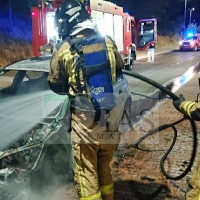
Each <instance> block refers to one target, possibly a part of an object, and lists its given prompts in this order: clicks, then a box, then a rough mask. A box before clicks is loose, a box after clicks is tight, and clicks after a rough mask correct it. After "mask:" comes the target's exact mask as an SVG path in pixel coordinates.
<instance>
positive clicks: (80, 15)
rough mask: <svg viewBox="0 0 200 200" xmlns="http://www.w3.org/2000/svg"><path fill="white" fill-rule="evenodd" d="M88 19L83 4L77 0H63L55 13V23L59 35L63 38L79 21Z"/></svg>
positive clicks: (88, 16)
mask: <svg viewBox="0 0 200 200" xmlns="http://www.w3.org/2000/svg"><path fill="white" fill-rule="evenodd" d="M87 19H90V15H89V14H88V12H87V10H86V9H85V5H84V4H83V3H82V2H80V1H79V0H67V1H65V2H63V3H62V4H61V5H60V7H59V8H58V9H57V11H56V13H55V25H56V27H57V29H58V34H59V37H61V38H62V39H64V38H65V37H67V36H69V34H70V31H71V30H72V28H73V27H74V26H75V25H77V24H78V23H80V22H83V21H85V20H87Z"/></svg>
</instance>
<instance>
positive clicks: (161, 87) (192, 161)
mask: <svg viewBox="0 0 200 200" xmlns="http://www.w3.org/2000/svg"><path fill="white" fill-rule="evenodd" d="M122 72H123V73H124V74H125V75H128V76H132V77H134V78H137V79H140V80H142V81H144V82H146V83H148V84H150V85H152V86H154V87H156V88H158V89H160V90H161V91H162V92H163V93H165V94H167V95H168V96H170V97H171V99H172V100H177V99H178V96H177V95H175V94H174V93H173V92H171V91H170V90H168V89H167V88H165V87H164V86H162V85H160V84H159V83H157V82H155V81H153V80H151V79H149V78H147V77H144V76H142V75H140V74H137V73H135V72H132V71H131V72H130V71H127V70H124V69H123V70H122ZM184 120H189V121H190V124H191V128H192V132H193V150H192V155H191V159H190V162H189V164H188V166H187V168H186V169H185V171H183V173H182V174H180V175H179V176H170V175H169V174H167V172H166V171H165V168H164V162H165V160H166V159H167V156H168V155H169V153H170V152H171V150H172V149H173V146H174V144H175V143H176V139H177V129H176V127H175V125H176V124H178V123H180V122H182V121H184ZM169 127H171V128H172V129H173V130H174V138H173V141H172V144H171V146H170V148H169V149H168V150H167V152H166V153H165V154H164V156H163V157H162V158H161V160H160V168H161V171H162V173H163V174H164V176H165V177H166V178H167V179H169V180H180V179H182V178H183V177H184V176H186V175H187V174H188V172H189V171H190V170H191V167H192V165H193V163H194V159H195V156H196V151H197V129H196V125H195V122H194V121H193V120H192V119H188V118H185V117H183V118H182V119H180V120H178V121H176V122H174V123H172V124H164V125H161V126H159V127H156V128H155V129H153V130H151V131H150V132H149V133H147V134H146V135H145V136H143V137H142V138H140V139H139V140H138V141H137V142H136V143H135V144H134V147H135V148H137V149H140V148H139V144H140V143H141V142H142V141H143V140H144V139H146V138H147V137H149V136H150V135H153V134H154V133H157V132H159V131H162V130H164V129H166V128H169ZM140 150H142V149H140Z"/></svg>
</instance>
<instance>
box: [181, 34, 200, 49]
mask: <svg viewBox="0 0 200 200" xmlns="http://www.w3.org/2000/svg"><path fill="white" fill-rule="evenodd" d="M179 48H180V50H181V51H183V50H193V51H197V50H199V49H200V34H195V35H191V36H188V37H186V38H185V39H184V40H181V41H179Z"/></svg>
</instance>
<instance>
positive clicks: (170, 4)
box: [0, 0, 200, 35]
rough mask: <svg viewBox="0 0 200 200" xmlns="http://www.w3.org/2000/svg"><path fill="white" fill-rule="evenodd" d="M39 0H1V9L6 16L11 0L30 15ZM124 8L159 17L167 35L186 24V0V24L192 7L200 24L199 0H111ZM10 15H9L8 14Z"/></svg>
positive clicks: (20, 11)
mask: <svg viewBox="0 0 200 200" xmlns="http://www.w3.org/2000/svg"><path fill="white" fill-rule="evenodd" d="M36 1H37V0H20V1H19V0H0V11H1V13H4V16H6V15H7V14H8V12H7V10H8V5H9V2H10V5H11V8H12V11H13V13H14V14H17V15H20V16H24V17H27V18H28V17H30V7H31V5H33V4H34V3H35V2H36ZM110 1H111V2H113V3H116V4H117V5H119V6H122V7H123V8H124V12H128V13H129V14H130V15H132V16H134V17H135V18H136V20H137V19H142V18H157V20H158V31H160V33H161V34H164V35H167V34H170V32H176V33H177V32H180V30H181V28H183V25H184V13H185V12H184V11H185V2H187V10H186V14H187V16H186V25H187V24H188V23H189V18H190V9H191V8H193V7H194V8H195V10H194V11H193V12H192V15H191V16H192V17H191V22H195V23H196V24H197V26H198V25H200V14H199V13H200V2H199V0H110ZM0 17H1V14H0ZM8 17H9V16H8Z"/></svg>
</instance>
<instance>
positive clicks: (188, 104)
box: [173, 94, 200, 200]
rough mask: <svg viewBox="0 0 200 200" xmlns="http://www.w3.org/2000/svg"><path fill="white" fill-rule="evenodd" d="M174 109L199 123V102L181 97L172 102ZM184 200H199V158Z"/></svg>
mask: <svg viewBox="0 0 200 200" xmlns="http://www.w3.org/2000/svg"><path fill="white" fill-rule="evenodd" d="M173 104H174V107H175V108H176V109H177V110H179V111H180V112H182V113H183V114H184V115H186V116H188V117H190V118H191V119H193V120H196V121H200V102H194V101H186V100H185V98H184V97H183V95H182V94H181V95H180V96H179V99H178V100H175V101H174V102H173ZM186 200H200V158H199V159H198V161H197V165H196V167H195V169H194V171H193V175H192V177H191V179H190V181H189V191H188V192H187V193H186Z"/></svg>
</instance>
